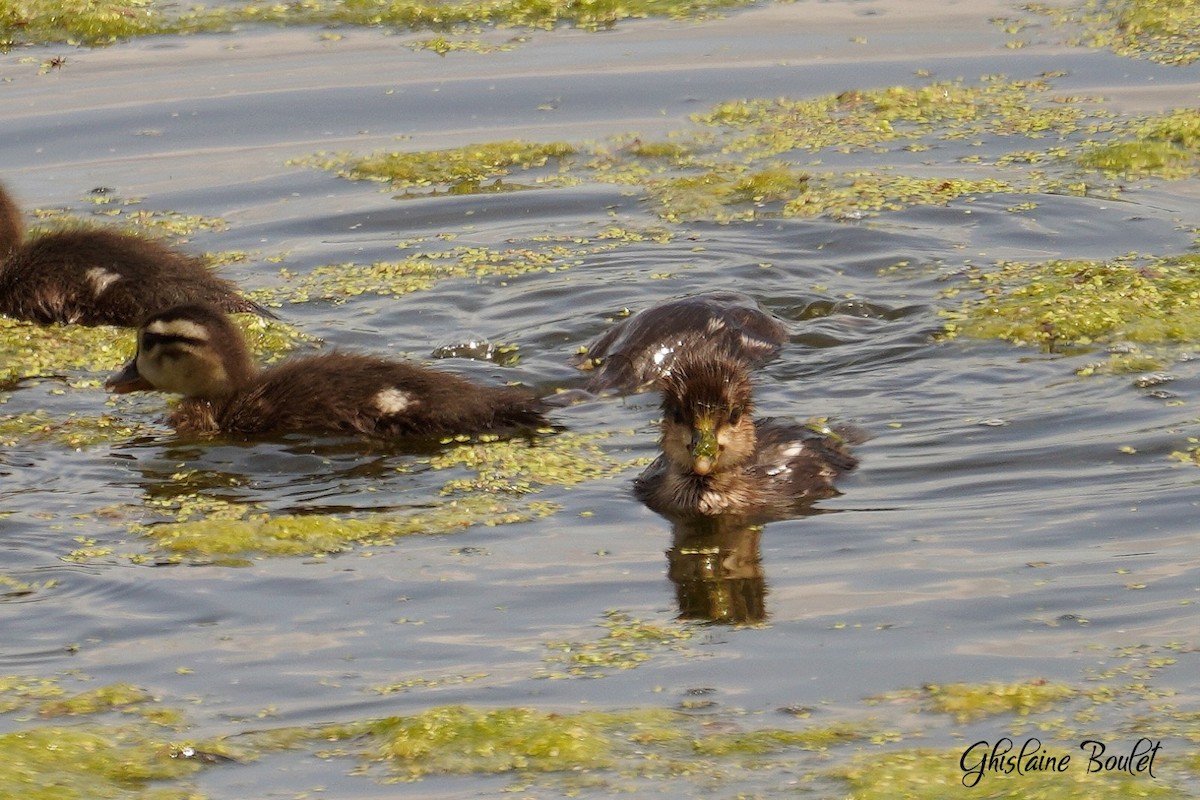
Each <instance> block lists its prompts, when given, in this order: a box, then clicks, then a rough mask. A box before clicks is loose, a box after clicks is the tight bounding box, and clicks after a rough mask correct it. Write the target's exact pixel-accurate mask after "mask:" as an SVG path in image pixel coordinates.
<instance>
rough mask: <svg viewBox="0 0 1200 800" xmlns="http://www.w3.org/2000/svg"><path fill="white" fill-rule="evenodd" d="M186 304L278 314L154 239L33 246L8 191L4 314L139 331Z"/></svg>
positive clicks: (1, 262) (67, 237)
mask: <svg viewBox="0 0 1200 800" xmlns="http://www.w3.org/2000/svg"><path fill="white" fill-rule="evenodd" d="M180 303H207V304H210V305H214V306H216V307H217V308H220V309H222V310H224V311H231V312H249V313H254V314H259V315H261V316H266V317H274V316H275V315H274V314H272V313H271V312H269V311H267V310H266V309H265V308H263V307H262V306H260V305H258V304H257V303H255V302H253V301H251V300H247V299H246V298H244V297H242V296H240V295H239V294H238V290H237V287H235V286H234V285H233V284H232V283H230V282H229V281H227V280H223V279H222V278H218V277H217V276H215V275H213V274H212V272H211V271H210V270H209V269H208V267H207V266H205V264H204V261H203V260H202V259H199V258H196V257H194V256H190V255H186V254H184V253H180V252H178V251H176V250H172V249H171V248H169V247H167V246H166V245H163V244H161V243H159V242H156V241H154V240H152V239H143V238H141V237H140V236H134V235H132V234H128V233H121V232H118V231H112V230H104V229H99V228H95V229H86V228H81V229H76V230H61V231H55V232H53V233H47V234H44V235H42V236H37V237H34V238H32V239H30V240H28V241H26V239H25V225H24V222H23V219H22V216H21V211H20V209H18V208H17V205H16V203H14V202H13V199H12V198H11V197H10V196H9V195H8V193H7V192H6V191H5V190H4V188H3V187H2V186H0V314H6V315H8V316H10V317H15V318H17V319H24V320H29V321H32V322H40V323H52V322H62V323H77V324H80V325H123V326H126V327H132V326H134V325H137V324H138V322H139V321H141V319H142V318H143V317H145V316H146V314H148V313H150V312H152V311H156V310H159V309H162V308H169V307H170V306H173V305H178V304H180Z"/></svg>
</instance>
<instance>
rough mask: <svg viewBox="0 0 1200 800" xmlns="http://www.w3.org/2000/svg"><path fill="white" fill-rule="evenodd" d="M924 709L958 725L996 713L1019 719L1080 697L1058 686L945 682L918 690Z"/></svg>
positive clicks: (1069, 688) (1048, 683)
mask: <svg viewBox="0 0 1200 800" xmlns="http://www.w3.org/2000/svg"><path fill="white" fill-rule="evenodd" d="M921 695H922V697H923V698H924V700H925V707H926V708H927V709H928V710H929V711H934V712H937V713H939V714H950V715H951V716H953V717H954V718H955V720H957V721H958V722H970V721H972V720H977V719H982V718H984V717H991V716H996V715H997V714H1009V713H1016V714H1018V715H1020V716H1027V715H1029V714H1033V713H1037V712H1040V711H1044V710H1046V709H1047V708H1050V707H1051V706H1053V705H1055V704H1057V703H1061V702H1063V701H1065V700H1071V699H1073V698H1076V697H1078V696H1079V691H1078V690H1076V689H1073V688H1071V687H1070V686H1066V685H1063V684H1060V683H1050V682H1047V681H1030V682H1027V683H947V684H929V685H927V686H925V687H923V688H922V689H921Z"/></svg>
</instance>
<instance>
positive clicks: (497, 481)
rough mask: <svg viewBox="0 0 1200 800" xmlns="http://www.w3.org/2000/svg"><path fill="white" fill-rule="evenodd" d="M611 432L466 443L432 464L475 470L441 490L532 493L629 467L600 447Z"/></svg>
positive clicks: (580, 481) (588, 479)
mask: <svg viewBox="0 0 1200 800" xmlns="http://www.w3.org/2000/svg"><path fill="white" fill-rule="evenodd" d="M610 435H611V434H607V433H604V434H574V433H561V434H558V435H556V436H550V437H543V438H539V439H532V440H526V439H511V440H509V441H503V442H483V443H467V444H461V445H457V446H455V447H451V448H449V449H447V450H445V451H444V452H441V453H438V454H437V455H434V456H433V457H431V458H430V459H429V463H430V465H431V466H433V467H434V468H436V469H447V468H451V467H457V466H462V467H466V468H468V469H471V470H473V471H474V472H475V473H476V475H475V476H474V477H471V478H462V479H453V480H450V481H448V482H447V483H446V485H445V486H443V487H442V494H454V493H458V492H469V491H475V492H478V491H483V492H489V493H496V492H502V493H507V494H527V493H529V492H536V491H538V487H540V486H575V485H577V484H580V483H583V482H585V481H590V480H597V479H600V478H605V477H610V476H612V475H616V474H617V473H619V472H621V471H622V470H624V469H625V468H626V466H628V465H626V464H624V463H621V462H618V461H616V460H615V459H613V458H611V457H610V456H608V455H607V454H606V453H605V452H604V450H603V449H602V448H601V447H600V446H599V443H600V442H601V441H603V440H605V439H607V438H608V437H609V436H610Z"/></svg>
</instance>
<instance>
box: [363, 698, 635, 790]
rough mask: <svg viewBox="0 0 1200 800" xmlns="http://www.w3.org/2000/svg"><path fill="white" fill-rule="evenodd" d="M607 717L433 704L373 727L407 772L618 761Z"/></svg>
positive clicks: (380, 749)
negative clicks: (422, 710) (608, 732)
mask: <svg viewBox="0 0 1200 800" xmlns="http://www.w3.org/2000/svg"><path fill="white" fill-rule="evenodd" d="M603 722H604V721H603V719H602V718H597V717H595V716H592V715H588V714H586V713H585V714H574V715H559V714H554V713H548V712H544V711H537V710H534V709H528V708H500V709H492V710H480V709H474V708H468V707H466V706H447V707H440V708H432V709H429V710H427V711H424V712H421V713H420V714H416V715H413V716H409V717H395V718H391V719H385V720H380V721H379V722H376V723H373V724H372V725H370V726H369V728H368V730H369V732H370V734H371V735H372V736H374V737H375V738H376V739H377V740H378V741H377V743H376V744H375V747H374V754H375V756H376V757H377V758H384V759H388V760H389V761H391V762H392V763H393V764H395V765H396V766H397V768H399V769H402V770H404V771H405V772H406V773H407V774H408V775H409V776H410V777H419V776H422V775H428V774H431V773H439V774H463V773H471V774H487V773H503V772H511V771H514V770H519V771H558V770H570V769H602V768H606V767H609V766H611V765H612V764H613V757H612V743H611V740H610V737H609V735H608V734H607V732H606V731H605V727H606V726H605V725H604V724H603Z"/></svg>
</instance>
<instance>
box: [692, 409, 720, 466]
mask: <svg viewBox="0 0 1200 800" xmlns="http://www.w3.org/2000/svg"><path fill="white" fill-rule="evenodd" d="M720 454H721V446H720V445H719V444H717V430H716V426H715V425H714V424H712V423H711V422H710V421H708V420H703V421H702V420H697V421H696V425H695V427H694V428H693V429H692V472H694V473H696V474H697V475H707V474H709V473H710V472H712V471H713V469H714V468H715V467H716V466H717V457H718V456H719V455H720Z"/></svg>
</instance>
